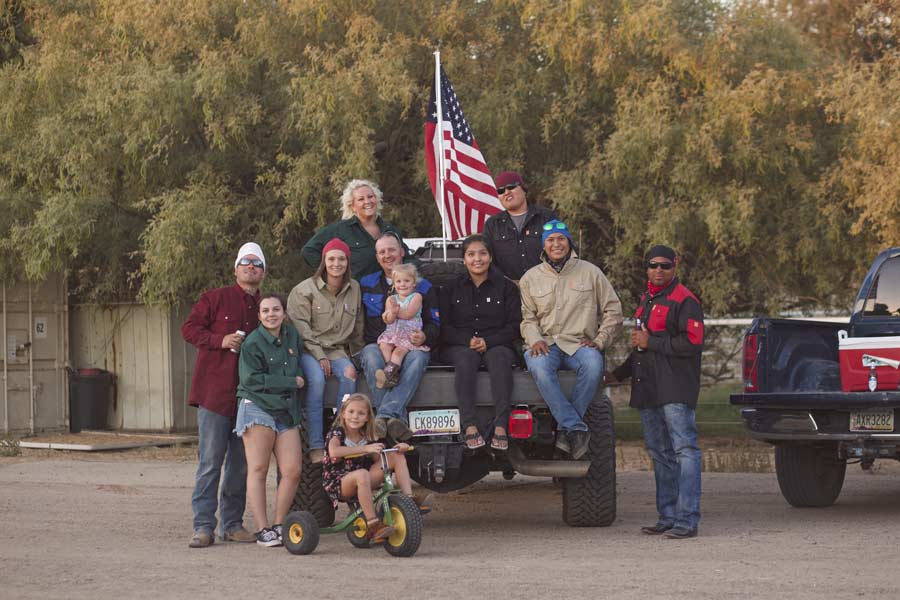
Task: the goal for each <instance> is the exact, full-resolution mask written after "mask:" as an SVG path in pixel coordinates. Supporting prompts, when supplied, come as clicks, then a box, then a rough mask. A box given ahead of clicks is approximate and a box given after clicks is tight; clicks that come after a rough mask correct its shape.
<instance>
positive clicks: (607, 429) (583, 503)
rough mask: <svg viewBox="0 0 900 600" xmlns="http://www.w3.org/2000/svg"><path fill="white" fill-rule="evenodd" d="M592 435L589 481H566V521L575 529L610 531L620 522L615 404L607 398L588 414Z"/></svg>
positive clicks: (592, 405) (564, 488) (585, 420)
mask: <svg viewBox="0 0 900 600" xmlns="http://www.w3.org/2000/svg"><path fill="white" fill-rule="evenodd" d="M584 422H585V423H587V426H588V429H589V430H590V432H591V442H590V445H589V447H588V453H587V455H586V456H585V459H589V460H590V461H591V466H590V468H589V469H588V474H587V476H586V477H580V478H577V479H565V480H563V497H562V509H563V511H562V512H563V514H562V517H563V521H564V522H565V523H566V524H567V525H570V526H571V527H608V526H609V525H612V523H613V521H615V520H616V433H615V427H614V422H613V408H612V402H610V400H609V398H607V397H606V396H605V395H604V396H602V397H601V398H600V399H599V400H594V401H593V402H592V403H591V405H590V406H589V407H588V409H587V412H585V414H584Z"/></svg>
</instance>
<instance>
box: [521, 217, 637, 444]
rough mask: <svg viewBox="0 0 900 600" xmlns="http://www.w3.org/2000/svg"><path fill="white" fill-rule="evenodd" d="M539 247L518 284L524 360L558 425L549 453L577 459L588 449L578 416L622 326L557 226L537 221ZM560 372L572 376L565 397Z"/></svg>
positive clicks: (612, 301) (610, 294)
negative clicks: (556, 451)
mask: <svg viewBox="0 0 900 600" xmlns="http://www.w3.org/2000/svg"><path fill="white" fill-rule="evenodd" d="M541 241H542V243H543V252H542V253H541V264H539V265H537V266H535V267H533V268H531V269H529V270H528V271H527V272H526V273H525V275H524V276H523V277H522V279H521V280H520V281H519V287H520V290H521V293H522V327H521V330H522V338H523V339H524V340H525V343H526V345H528V347H529V349H528V350H526V352H525V362H526V363H527V364H528V370H529V371H530V372H531V375H532V376H533V377H534V382H535V384H536V385H537V388H538V391H540V393H541V396H543V398H544V401H545V402H546V403H547V406H549V407H550V412H551V413H553V418H555V419H556V422H557V423H558V426H559V428H558V431H557V436H556V447H557V448H558V449H559V450H561V451H562V452H565V453H567V454H569V456H571V457H572V458H573V459H576V460H577V459H579V458H581V457H582V456H584V455H585V453H587V451H588V445H589V442H590V432H589V431H588V427H587V424H585V422H584V420H583V417H584V413H585V411H586V410H587V408H588V406H589V405H590V403H591V400H592V399H593V398H594V394H596V392H597V386H598V385H599V384H600V381H601V380H602V378H603V350H604V349H605V348H606V346H607V345H608V344H610V343H611V342H612V337H613V334H614V332H615V330H616V328H617V327H619V326H620V325H621V324H622V304H621V302H619V297H618V296H617V295H616V292H615V290H613V287H612V285H611V284H610V283H609V280H608V279H607V278H606V276H605V275H604V274H603V272H602V271H601V270H600V269H599V268H598V267H597V266H596V265H593V264H591V263H589V262H587V261H585V260H581V259H579V258H578V256H577V254H576V253H575V251H574V249H573V247H572V237H571V234H570V233H569V228H568V227H566V224H565V223H563V222H562V221H558V220H556V219H554V220H552V221H549V222H547V223H545V224H544V225H543V227H542V235H541ZM560 369H570V370H574V371H575V375H576V380H575V388H574V389H573V390H572V396H571V398H566V396H565V394H564V393H563V391H562V388H561V387H560V384H559V377H558V375H557V372H558V371H559V370H560Z"/></svg>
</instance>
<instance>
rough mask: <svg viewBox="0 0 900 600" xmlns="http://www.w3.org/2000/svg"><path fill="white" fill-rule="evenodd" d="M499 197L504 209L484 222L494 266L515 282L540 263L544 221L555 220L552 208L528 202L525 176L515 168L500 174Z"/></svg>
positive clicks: (496, 181)
mask: <svg viewBox="0 0 900 600" xmlns="http://www.w3.org/2000/svg"><path fill="white" fill-rule="evenodd" d="M494 183H496V184H497V198H498V199H499V200H500V204H502V205H503V208H505V209H506V210H504V211H503V212H499V213H497V214H496V215H493V216H491V217H490V218H489V219H488V220H487V221H485V223H484V237H486V238H487V239H488V241H489V242H490V243H491V251H492V253H493V265H494V266H495V267H497V269H498V270H499V271H500V272H501V273H503V274H504V275H506V277H508V278H509V279H512V280H513V281H518V280H520V279H521V278H522V275H524V274H525V271H527V270H528V269H530V268H531V267H533V266H535V265H537V264H539V263H540V262H541V251H542V250H543V247H542V242H541V233H542V232H543V229H541V228H542V227H543V226H544V223H546V222H547V221H551V220H553V219H556V218H557V217H556V212H555V211H553V210H552V209H549V208H545V207H543V206H538V205H536V204H533V203H532V204H529V202H528V200H527V198H526V197H525V194H526V193H527V192H528V189H527V188H526V187H525V181H524V180H523V179H522V176H521V175H519V174H518V173H516V172H515V171H504V172H503V173H500V174H499V175H497V179H496V180H495V181H494Z"/></svg>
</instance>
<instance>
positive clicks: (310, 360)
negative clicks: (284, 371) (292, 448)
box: [300, 352, 356, 448]
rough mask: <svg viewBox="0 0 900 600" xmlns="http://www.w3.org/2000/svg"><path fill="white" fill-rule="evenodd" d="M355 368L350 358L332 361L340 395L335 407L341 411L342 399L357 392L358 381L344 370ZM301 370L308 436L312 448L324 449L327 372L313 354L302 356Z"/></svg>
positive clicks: (332, 369) (332, 372) (332, 368)
mask: <svg viewBox="0 0 900 600" xmlns="http://www.w3.org/2000/svg"><path fill="white" fill-rule="evenodd" d="M348 366H353V362H352V361H351V360H350V359H349V358H336V359H334V360H332V361H331V375H332V376H333V377H337V380H338V394H337V401H336V402H335V407H337V409H338V410H340V407H341V398H343V397H344V394H352V393H353V392H355V391H356V380H355V379H350V378H349V377H345V376H344V370H345V369H346V368H347V367H348ZM300 368H301V369H302V370H303V379H304V386H303V388H304V389H305V390H306V393H305V394H304V395H303V398H304V399H303V408H304V414H305V415H306V435H307V436H308V441H309V447H310V448H324V447H325V440H324V439H323V437H322V428H323V423H322V407H323V406H324V402H325V372H324V371H322V365H320V364H319V359H317V358H316V357H314V356H313V355H312V354H309V353H307V352H304V353H303V354H301V355H300Z"/></svg>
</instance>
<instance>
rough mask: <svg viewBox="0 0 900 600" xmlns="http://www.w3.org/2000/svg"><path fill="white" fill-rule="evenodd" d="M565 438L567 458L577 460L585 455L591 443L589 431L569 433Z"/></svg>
mask: <svg viewBox="0 0 900 600" xmlns="http://www.w3.org/2000/svg"><path fill="white" fill-rule="evenodd" d="M566 437H568V438H569V448H570V450H569V456H571V457H572V458H573V459H575V460H578V459H580V458H581V457H582V456H584V455H585V454H587V451H588V447H589V446H590V443H591V433H590V432H589V431H570V432H569V433H568V434H567V436H566Z"/></svg>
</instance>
